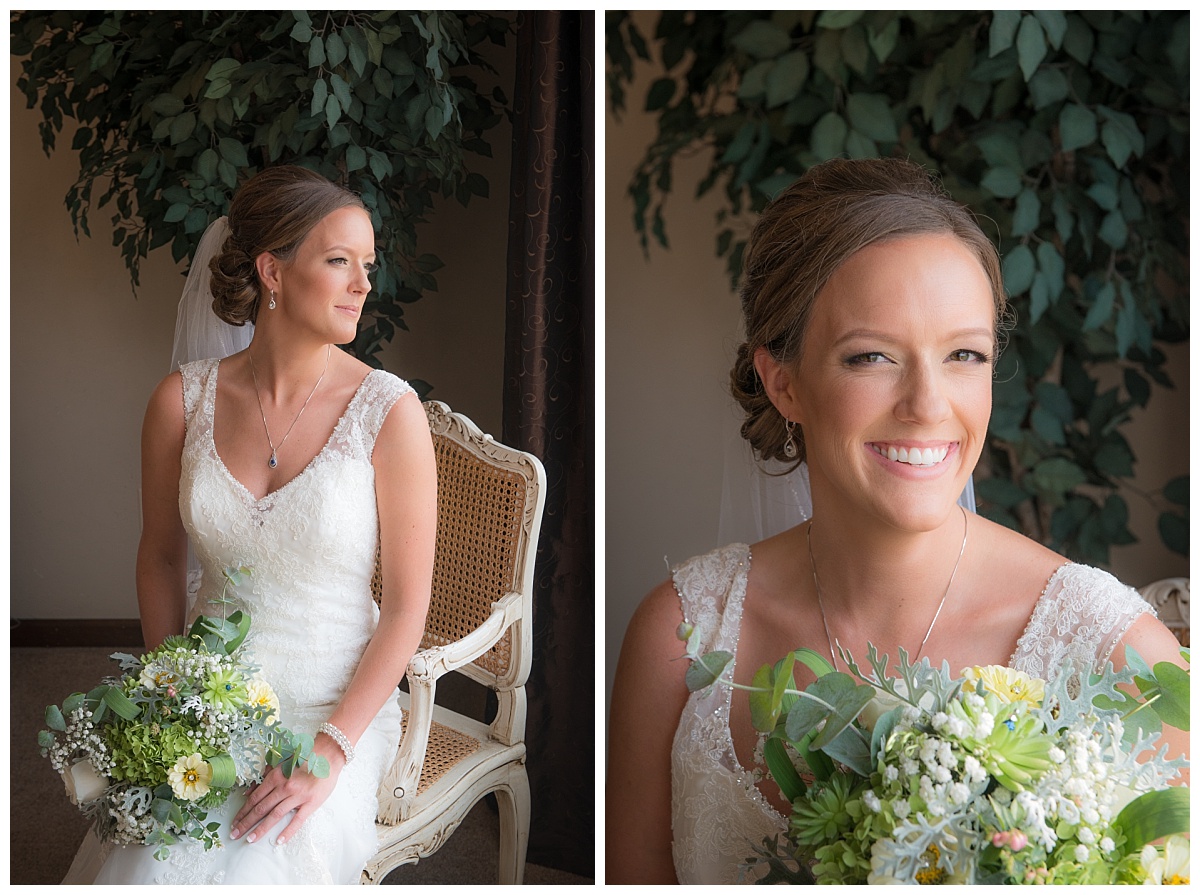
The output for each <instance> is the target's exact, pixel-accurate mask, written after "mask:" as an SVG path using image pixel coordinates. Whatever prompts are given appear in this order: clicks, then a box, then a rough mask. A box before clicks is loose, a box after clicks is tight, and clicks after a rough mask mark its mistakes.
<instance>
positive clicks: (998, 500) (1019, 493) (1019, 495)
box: [975, 477, 1032, 509]
mask: <svg viewBox="0 0 1200 895" xmlns="http://www.w3.org/2000/svg"><path fill="white" fill-rule="evenodd" d="M975 494H976V496H978V497H980V498H981V499H983V500H985V501H987V502H988V503H994V504H997V505H998V506H1002V507H1004V508H1005V509H1012V508H1013V507H1015V506H1016V505H1017V504H1019V503H1021V502H1022V501H1024V500H1028V499H1029V498H1030V497H1031V496H1032V495H1031V494H1029V493H1028V492H1027V491H1026V490H1025V489H1024V488H1022V487H1021V486H1019V485H1017V484H1016V483H1014V482H1012V481H1011V480H1009V479H1002V478H995V477H993V478H987V479H976V480H975Z"/></svg>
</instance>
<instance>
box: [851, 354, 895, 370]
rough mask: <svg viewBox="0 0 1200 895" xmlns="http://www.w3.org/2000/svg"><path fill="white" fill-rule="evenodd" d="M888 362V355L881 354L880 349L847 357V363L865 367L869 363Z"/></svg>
mask: <svg viewBox="0 0 1200 895" xmlns="http://www.w3.org/2000/svg"><path fill="white" fill-rule="evenodd" d="M886 362H887V356H886V355H883V354H880V353H879V352H878V351H864V352H863V353H862V354H856V355H854V356H853V357H848V358H846V363H847V364H849V365H850V366H852V367H863V366H866V365H868V364H882V363H886Z"/></svg>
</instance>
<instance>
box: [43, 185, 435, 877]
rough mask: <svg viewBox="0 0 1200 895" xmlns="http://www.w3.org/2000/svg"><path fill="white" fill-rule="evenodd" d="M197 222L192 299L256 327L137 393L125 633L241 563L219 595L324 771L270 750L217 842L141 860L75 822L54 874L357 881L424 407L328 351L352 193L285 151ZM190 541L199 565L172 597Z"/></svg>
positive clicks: (349, 281) (354, 264)
mask: <svg viewBox="0 0 1200 895" xmlns="http://www.w3.org/2000/svg"><path fill="white" fill-rule="evenodd" d="M214 227H222V228H223V227H224V222H223V221H222V222H218V224H217V225H214ZM210 229H211V228H210ZM222 232H223V231H222ZM208 237H209V234H206V241H209V239H208ZM215 241H216V242H217V243H218V245H217V248H218V249H219V251H218V253H217V255H216V257H215V258H213V259H212V262H211V266H210V265H208V264H206V263H205V259H203V258H202V257H201V255H203V254H204V253H203V252H201V253H199V254H198V257H197V259H196V260H195V262H194V264H193V271H192V275H191V276H189V284H192V285H191V286H189V288H191V289H192V291H196V290H195V288H194V284H193V277H195V276H199V277H201V278H203V276H204V275H205V274H206V273H208V272H209V270H208V269H209V268H210V267H211V277H212V282H211V291H212V299H211V305H210V306H211V308H212V309H213V310H215V312H216V315H217V316H218V317H220V319H221V320H223V321H225V322H226V323H227V324H232V325H234V326H241V325H243V324H246V323H250V324H254V326H253V338H252V340H251V341H250V342H249V346H248V347H247V348H245V350H242V351H238V352H237V353H234V354H232V355H231V356H229V357H225V358H223V359H221V358H211V359H208V360H201V361H197V362H194V363H188V364H184V365H183V366H182V368H181V369H180V370H179V371H178V372H175V373H172V374H171V375H170V376H168V377H167V378H166V379H165V380H163V382H162V383H161V384H160V385H159V386H158V388H157V389H156V390H155V392H154V394H153V396H152V397H151V398H150V403H149V407H148V408H147V411H146V417H145V423H144V427H143V431H142V517H143V531H142V537H141V542H140V544H139V546H138V554H137V591H138V604H139V607H140V610H141V619H142V631H143V634H144V636H145V639H146V645H147V647H154V646H156V645H157V644H159V643H161V642H162V641H163V639H164V638H166V637H167V636H168V635H171V634H179V633H182V632H183V631H184V630H186V628H187V627H188V625H189V624H190V621H191V620H192V619H193V618H194V617H195V616H196V615H197V614H201V613H203V614H208V615H214V614H216V615H219V614H220V612H221V608H220V606H219V605H217V604H216V603H214V602H212V601H214V600H216V599H217V598H219V597H220V594H221V584H222V581H223V579H222V574H221V572H222V570H223V569H224V568H226V567H228V566H230V565H233V566H239V565H246V566H248V567H249V568H250V569H251V573H252V574H251V577H250V579H249V581H248V582H247V583H246V584H244V585H243V586H242V587H240V588H239V589H238V593H237V595H236V598H237V600H238V602H239V603H240V604H242V605H243V606H244V607H245V608H247V609H248V610H249V611H250V614H251V616H252V619H253V622H252V627H251V633H250V636H249V638H248V639H247V641H246V649H247V650H248V651H249V652H250V654H251V656H252V658H253V660H254V661H255V662H256V663H257V664H258V665H259V666H261V668H262V671H263V674H264V676H265V677H266V679H267V680H268V681H269V682H270V683H271V684H272V686H273V687H274V689H275V691H276V693H277V695H278V696H279V700H280V704H281V710H280V717H281V721H282V723H283V724H285V725H287V726H288V727H290V728H291V729H293V730H295V731H297V732H302V733H307V734H310V735H313V736H315V746H314V749H315V751H316V752H317V753H318V754H319V755H321V756H323V757H324V758H326V759H327V760H328V761H329V764H330V769H331V770H330V773H329V776H328V777H326V778H323V779H319V778H317V777H314V776H312V775H311V774H309V773H308V772H307V771H303V770H299V769H297V770H296V771H295V772H293V774H292V775H291V777H290V778H287V777H284V776H283V774H282V773H281V772H280V771H279V770H278V769H271V770H270V771H269V773H267V774H266V776H265V778H264V780H263V782H262V783H260V784H258V785H257V786H254V787H251V788H250V790H249V791H247V792H238V791H235V793H234V794H233V796H231V797H230V799H229V801H228V802H226V804H225V805H224V806H223V807H222V808H221V809H219V810H218V811H216V812H214V813H213V815H210V818H211V817H213V816H215V817H216V819H218V820H220V821H221V824H222V827H221V831H220V832H221V838H222V840H223V846H222V847H221V848H215V849H212V850H211V851H207V852H206V851H205V850H204V849H203V847H202V846H201V845H200V844H199V843H196V842H194V841H186V842H184V843H180V844H179V845H176V846H174V847H172V849H171V853H170V857H169V859H168V860H167V861H164V862H159V861H156V860H154V858H153V857H152V851H153V850H152V849H151V848H149V847H146V846H124V847H112V846H99V845H97V843H95V841H94V837H93V841H92V842H91V843H90V844H89V843H85V847H84V848H83V849H81V853H80V855H79V856H78V857H77V858H76V862H75V865H74V866H73V867H72V871H71V874H70V875H69V876H68V878H67V880H66V882H90V881H93V879H92V878H93V877H94V881H95V882H97V883H131V882H134V883H137V882H145V883H150V882H154V883H177V882H193V883H216V882H223V883H266V882H271V883H319V882H325V883H331V882H334V883H357V882H358V880H359V875H360V873H361V871H362V868H363V866H364V865H365V863H366V861H367V860H368V859H369V858H370V856H371V855H372V854H373V853H374V851H375V848H376V839H375V824H374V820H375V813H376V807H377V806H376V801H375V793H376V790H377V788H378V786H379V781H380V779H381V778H382V776H383V774H384V772H385V771H386V769H387V767H388V765H389V764H390V762H391V759H392V757H393V755H394V753H395V749H396V745H397V743H398V741H399V735H400V710H399V706H398V705H397V703H396V699H395V691H396V686H397V684H398V683H399V681H400V679H401V678H402V677H403V675H404V673H405V669H406V667H407V664H408V660H409V658H410V657H411V656H412V654H413V652H414V651H415V649H416V648H417V646H418V644H419V641H420V638H421V633H422V629H423V627H424V621H425V614H426V611H427V609H428V605H429V592H430V580H431V576H432V568H433V545H434V531H435V527H436V517H437V511H436V502H437V497H436V470H435V466H434V459H433V449H432V442H431V439H430V435H429V428H428V424H427V422H426V418H425V413H424V411H423V409H422V407H421V403H420V400H419V399H418V397H417V395H416V394H415V393H414V392H413V391H412V389H411V388H409V386H408V385H407V384H406V383H404V382H403V381H401V380H400V379H397V378H396V377H394V376H392V375H390V374H388V373H385V372H383V371H379V370H372V369H371V368H370V367H368V366H367V365H366V364H363V363H361V362H360V361H358V360H356V359H354V358H352V357H351V356H350V355H348V354H346V353H345V352H343V351H342V350H341V349H339V350H338V351H336V352H335V351H334V350H333V348H334V347H335V346H337V345H344V344H346V343H348V342H350V341H351V340H353V338H354V337H355V333H356V330H357V324H358V318H359V314H360V313H361V311H362V308H363V304H364V302H365V301H366V298H367V294H368V292H369V291H370V289H371V285H370V281H369V279H368V274H369V273H370V272H371V271H372V270H373V269H374V267H375V245H374V243H375V239H374V232H373V230H372V226H371V219H370V216H369V214H368V213H367V212H366V210H365V209H364V207H363V205H362V202H361V201H360V200H359V198H358V197H357V196H356V195H354V194H353V193H350V192H348V191H346V190H344V189H342V188H340V187H338V186H335V185H334V184H332V183H330V182H329V181H327V180H325V179H324V178H323V177H320V176H319V175H317V174H314V173H312V172H310V171H307V170H305V169H302V168H298V167H291V166H282V167H275V168H268V169H267V170H265V171H263V172H262V173H260V174H258V175H257V176H256V177H254V178H253V179H251V180H249V181H248V182H247V183H245V184H244V185H243V186H242V187H241V189H240V190H239V191H238V193H237V195H236V196H235V198H234V201H233V204H232V206H231V207H230V213H229V220H228V237H227V238H224V239H223V240H222V238H221V236H220V235H218V236H217V238H216V240H215ZM198 291H199V292H200V293H201V294H203V293H204V292H206V291H207V290H204V289H203V288H201V289H199V290H198ZM186 313H187V309H186V308H184V307H181V318H182V317H183V315H185V314H186ZM201 314H202V316H206V317H208V318H209V320H210V322H213V323H215V321H213V320H212V313H211V312H210V311H208V310H207V309H201ZM189 540H190V543H191V545H192V547H193V548H194V550H195V553H196V556H197V558H198V560H199V562H200V567H201V580H200V585H199V592H198V594H197V599H196V602H195V605H194V606H192V607H191V608H190V609H189V608H188V607H187V605H186V597H185V591H186V582H185V579H186V573H187V562H186V555H187V550H188V543H189ZM377 548H378V551H379V554H378V555H379V562H380V565H381V568H382V573H383V595H382V600H381V602H380V604H379V606H378V608H376V605H375V603H374V601H373V599H372V595H371V580H372V575H373V573H374V570H375V563H376V550H377ZM101 859H103V866H102V867H100V868H99V873H98V875H96V870H97V864H98V863H99V862H100V860H101Z"/></svg>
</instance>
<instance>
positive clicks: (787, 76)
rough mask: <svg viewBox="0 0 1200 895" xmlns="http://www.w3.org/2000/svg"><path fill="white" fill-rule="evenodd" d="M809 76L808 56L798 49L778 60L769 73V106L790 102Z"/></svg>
mask: <svg viewBox="0 0 1200 895" xmlns="http://www.w3.org/2000/svg"><path fill="white" fill-rule="evenodd" d="M807 78H808V56H807V55H805V53H804V51H802V50H796V51H795V52H793V53H788V54H787V55H785V56H780V57H779V59H777V60H776V62H775V65H774V67H773V68H772V69H771V71H770V72H769V73H768V74H767V108H769V109H773V108H775V107H776V106H781V105H783V104H784V103H786V102H790V101H791V100H792V99H794V98H795V97H796V95H797V94H798V93H799V92H800V89H801V88H802V87H803V86H804V81H805V80H806V79H807Z"/></svg>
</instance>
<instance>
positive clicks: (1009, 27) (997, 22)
mask: <svg viewBox="0 0 1200 895" xmlns="http://www.w3.org/2000/svg"><path fill="white" fill-rule="evenodd" d="M1020 24H1021V13H1020V11H1019V10H1015V9H998V10H995V11H994V12H993V13H992V27H991V28H990V29H989V30H988V55H989V56H995V55H998V54H999V53H1003V52H1004V51H1005V50H1007V49H1008V48H1009V47H1011V46H1012V45H1013V39H1014V38H1015V37H1016V36H1017V27H1018V26H1019V25H1020Z"/></svg>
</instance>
